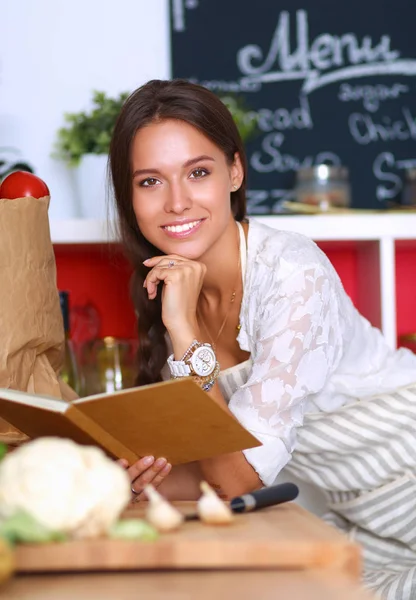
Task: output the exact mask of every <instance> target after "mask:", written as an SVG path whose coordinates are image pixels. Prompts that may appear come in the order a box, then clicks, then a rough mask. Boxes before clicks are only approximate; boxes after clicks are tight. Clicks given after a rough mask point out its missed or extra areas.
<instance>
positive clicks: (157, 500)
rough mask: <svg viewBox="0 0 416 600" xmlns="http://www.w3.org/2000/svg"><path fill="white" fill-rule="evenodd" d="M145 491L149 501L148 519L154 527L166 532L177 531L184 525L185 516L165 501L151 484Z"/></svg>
mask: <svg viewBox="0 0 416 600" xmlns="http://www.w3.org/2000/svg"><path fill="white" fill-rule="evenodd" d="M143 491H144V493H145V494H146V496H147V498H148V499H149V506H148V507H147V510H146V519H147V520H148V521H149V523H150V524H151V525H153V527H156V529H157V530H158V531H162V532H164V531H172V530H173V529H177V528H178V527H179V526H180V525H181V524H182V522H183V520H184V516H183V515H182V514H181V513H180V512H179V511H178V510H177V509H176V508H175V507H174V506H172V504H170V503H169V502H168V501H167V500H165V498H164V497H163V496H161V494H159V492H158V491H156V489H155V488H154V487H153V486H152V485H151V484H148V485H146V486H145V488H144V490H143Z"/></svg>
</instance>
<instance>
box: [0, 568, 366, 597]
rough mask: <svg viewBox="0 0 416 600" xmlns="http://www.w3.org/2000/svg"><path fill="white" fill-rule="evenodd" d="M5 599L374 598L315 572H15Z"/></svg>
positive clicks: (348, 582) (350, 584)
mask: <svg viewBox="0 0 416 600" xmlns="http://www.w3.org/2000/svg"><path fill="white" fill-rule="evenodd" d="M2 592H3V594H0V596H1V597H4V598H7V600H75V599H76V600H130V599H131V600H133V598H134V599H135V600H136V599H138V598H143V599H144V600H166V598H169V599H171V600H212V599H218V600H222V599H223V598H229V599H230V600H234V599H238V600H251V599H252V600H276V599H277V598H281V599H282V600H376V599H375V598H374V596H372V595H371V594H369V593H368V592H367V591H365V590H364V589H363V588H362V587H361V586H360V585H359V584H357V583H355V582H353V581H352V580H351V579H349V578H345V577H342V576H334V574H325V573H324V572H313V571H308V572H306V571H246V572H243V571H231V572H230V571H225V572H224V571H220V572H218V571H215V572H212V571H198V572H184V571H181V572H176V573H172V572H157V573H149V572H142V573H106V574H89V575H85V574H83V575H30V576H26V575H19V576H18V577H16V578H15V579H14V580H12V581H11V582H9V584H8V585H7V587H5V588H2Z"/></svg>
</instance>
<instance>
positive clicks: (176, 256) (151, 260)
mask: <svg viewBox="0 0 416 600" xmlns="http://www.w3.org/2000/svg"><path fill="white" fill-rule="evenodd" d="M162 260H166V262H169V261H170V260H178V261H185V260H186V258H184V257H183V256H179V254H164V255H163V256H152V257H151V258H147V259H146V260H144V261H143V264H144V265H145V266H146V267H154V266H156V265H157V264H159V263H160V262H161V261H162Z"/></svg>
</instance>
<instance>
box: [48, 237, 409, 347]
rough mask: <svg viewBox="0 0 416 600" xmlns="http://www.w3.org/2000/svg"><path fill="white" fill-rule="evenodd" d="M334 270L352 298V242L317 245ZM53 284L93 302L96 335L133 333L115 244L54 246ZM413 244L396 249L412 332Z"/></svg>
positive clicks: (403, 319) (125, 274) (401, 329)
mask: <svg viewBox="0 0 416 600" xmlns="http://www.w3.org/2000/svg"><path fill="white" fill-rule="evenodd" d="M319 246H320V247H321V248H322V250H323V251H324V252H326V254H327V255H328V257H329V259H330V260H331V262H332V264H333V265H334V267H335V269H336V270H337V272H338V273H339V275H340V277H341V279H342V282H343V285H344V287H345V290H346V292H347V294H348V295H349V296H350V297H351V299H352V301H353V302H354V303H356V299H357V278H356V273H357V253H356V246H355V245H354V244H352V243H345V244H344V243H339V242H337V243H331V242H322V243H320V244H319ZM55 256H56V264H57V273H58V287H59V289H61V290H67V291H69V292H70V304H71V306H72V307H76V306H80V305H85V304H87V303H91V304H93V305H94V306H95V307H96V308H97V310H98V313H99V316H100V321H101V325H100V329H99V333H98V335H99V337H104V336H106V335H113V336H115V337H125V338H132V337H135V316H134V310H133V307H132V304H131V302H130V298H129V291H128V282H129V277H130V272H131V270H130V267H129V265H128V264H127V261H126V260H125V259H124V257H123V255H122V253H121V250H120V248H119V247H118V246H117V245H70V246H65V245H56V246H55ZM415 265H416V246H415V245H414V244H413V245H411V244H409V243H407V244H406V243H404V244H399V245H398V250H397V253H396V273H397V313H398V318H397V327H398V334H399V335H400V334H403V333H409V332H413V331H415V332H416V307H415V295H416V277H415V275H416V266H415Z"/></svg>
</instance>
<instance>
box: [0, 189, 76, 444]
mask: <svg viewBox="0 0 416 600" xmlns="http://www.w3.org/2000/svg"><path fill="white" fill-rule="evenodd" d="M48 207H49V197H45V198H41V199H36V198H29V197H28V198H19V199H16V200H5V199H0V387H5V388H11V389H16V390H22V391H28V392H32V393H34V394H48V395H50V396H55V397H58V398H62V397H64V395H65V394H64V392H63V391H62V390H63V388H62V390H61V383H60V381H59V375H58V373H59V370H60V369H61V367H62V364H63V352H64V329H63V322H62V314H61V309H60V304H59V294H58V290H57V286H56V265H55V256H54V252H53V247H52V242H51V237H50V230H49V218H48ZM24 439H26V437H25V436H24V435H23V434H22V433H20V432H19V431H17V430H16V429H15V428H13V427H12V426H11V425H9V424H8V423H6V422H5V421H4V420H2V419H1V420H0V441H5V442H6V443H14V444H16V443H19V442H21V441H23V440H24Z"/></svg>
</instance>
